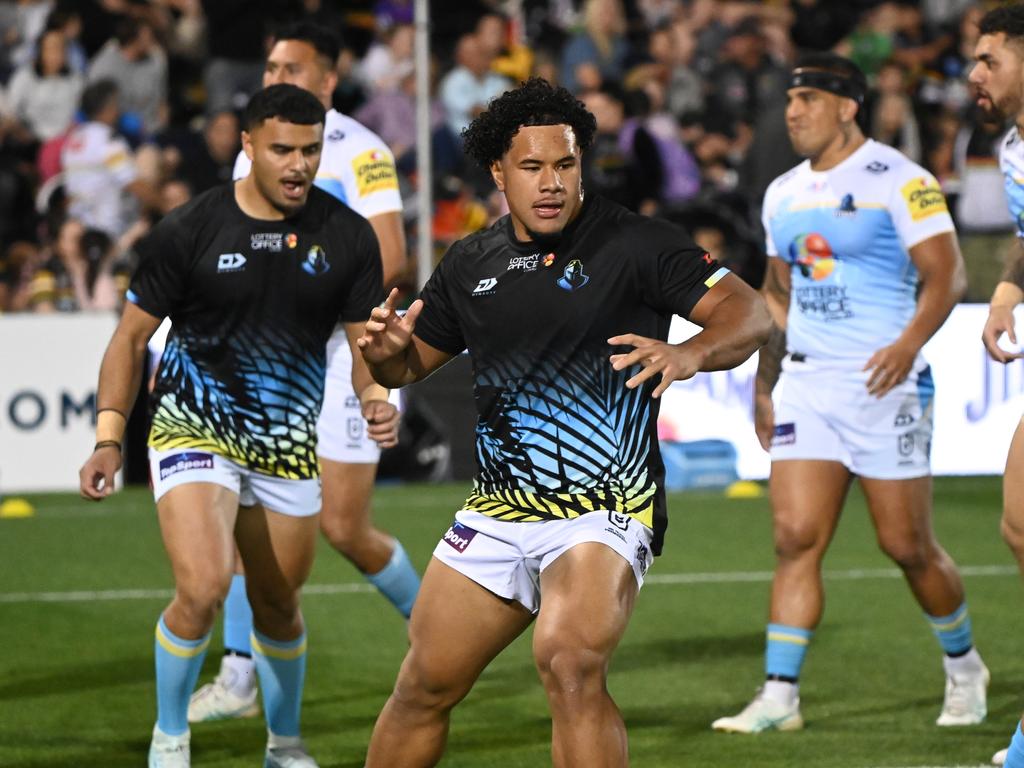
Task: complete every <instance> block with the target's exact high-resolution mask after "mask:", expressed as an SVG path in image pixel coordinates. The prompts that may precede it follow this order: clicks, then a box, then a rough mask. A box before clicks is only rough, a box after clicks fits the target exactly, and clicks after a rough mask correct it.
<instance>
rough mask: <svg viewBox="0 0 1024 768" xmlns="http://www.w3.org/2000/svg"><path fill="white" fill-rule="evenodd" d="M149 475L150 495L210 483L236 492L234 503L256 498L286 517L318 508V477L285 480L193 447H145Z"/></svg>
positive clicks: (247, 504)
mask: <svg viewBox="0 0 1024 768" xmlns="http://www.w3.org/2000/svg"><path fill="white" fill-rule="evenodd" d="M149 476H150V478H151V480H152V481H153V499H154V500H155V501H160V497H161V496H163V495H164V494H165V493H167V492H168V491H169V490H171V489H172V488H176V487H177V486H179V485H185V484H186V483H214V484H215V485H220V486H223V487H224V488H227V489H228V490H230V491H234V492H235V493H237V494H238V503H239V504H240V505H241V506H243V507H251V506H253V505H254V504H256V503H257V502H259V503H260V504H262V505H263V506H264V507H266V508H267V509H269V510H272V511H274V512H280V513H281V514H284V515H288V516H290V517H309V516H310V515H315V514H317V513H318V512H319V511H320V478H319V477H315V478H313V479H311V480H288V479H286V478H283V477H272V476H271V475H262V474H260V473H259V472H253V471H252V470H251V469H248V468H246V467H243V466H242V465H240V464H236V463H235V462H233V461H231V459H226V458H224V457H223V456H219V455H218V454H216V453H210V452H208V451H199V450H196V449H195V448H176V449H173V450H169V451H158V450H156V449H155V448H150V449H149Z"/></svg>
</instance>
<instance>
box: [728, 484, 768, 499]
mask: <svg viewBox="0 0 1024 768" xmlns="http://www.w3.org/2000/svg"><path fill="white" fill-rule="evenodd" d="M725 495H726V498H729V499H759V498H761V497H762V496H764V488H762V487H761V486H760V485H758V484H757V483H755V482H752V481H750V480H737V481H736V482H735V483H733V484H732V485H730V486H729V487H728V488H726V489H725Z"/></svg>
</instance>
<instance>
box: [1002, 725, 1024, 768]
mask: <svg viewBox="0 0 1024 768" xmlns="http://www.w3.org/2000/svg"><path fill="white" fill-rule="evenodd" d="M1003 768H1024V732H1022V731H1021V725H1020V723H1018V724H1017V730H1015V731H1014V732H1013V741H1011V742H1010V749H1009V751H1008V752H1007V753H1006V762H1005V763H1003Z"/></svg>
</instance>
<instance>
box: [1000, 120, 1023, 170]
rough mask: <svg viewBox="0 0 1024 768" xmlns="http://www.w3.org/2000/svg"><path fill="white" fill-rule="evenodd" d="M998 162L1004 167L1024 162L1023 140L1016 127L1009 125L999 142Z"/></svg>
mask: <svg viewBox="0 0 1024 768" xmlns="http://www.w3.org/2000/svg"><path fill="white" fill-rule="evenodd" d="M999 162H1000V164H1001V165H1003V166H1004V167H1005V166H1006V165H1007V163H1010V162H1016V163H1017V164H1018V165H1019V164H1020V163H1022V162H1024V139H1022V138H1021V135H1020V131H1018V130H1017V126H1016V125H1011V126H1010V129H1009V130H1008V131H1007V132H1006V134H1005V135H1004V136H1003V138H1002V139H1001V140H1000V142H999Z"/></svg>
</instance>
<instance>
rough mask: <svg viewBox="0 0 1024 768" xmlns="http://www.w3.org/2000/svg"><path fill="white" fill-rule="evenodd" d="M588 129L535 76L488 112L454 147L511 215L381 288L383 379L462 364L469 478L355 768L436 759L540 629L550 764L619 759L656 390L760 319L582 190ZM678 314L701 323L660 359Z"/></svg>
mask: <svg viewBox="0 0 1024 768" xmlns="http://www.w3.org/2000/svg"><path fill="white" fill-rule="evenodd" d="M593 134H594V118H593V116H592V115H591V114H590V113H589V112H587V111H586V109H585V108H584V107H583V105H582V104H580V103H579V102H577V101H576V100H575V99H574V98H573V96H572V95H571V94H570V93H569V92H568V91H566V90H564V89H562V88H552V87H551V86H550V85H548V84H547V83H546V82H545V81H543V80H539V79H534V80H531V81H529V82H528V83H526V84H524V85H523V86H521V87H520V88H518V89H515V90H512V91H509V92H507V93H505V94H504V95H503V96H501V97H499V98H498V99H496V100H494V101H493V102H492V103H491V104H490V106H489V107H488V109H487V111H486V112H484V113H483V114H481V115H480V116H479V117H478V118H477V119H476V120H475V121H474V122H473V124H472V125H471V126H470V127H469V128H468V129H467V131H466V132H465V134H464V139H465V146H466V150H467V152H468V153H469V154H470V155H471V156H473V157H474V158H475V159H476V160H477V161H478V162H480V163H481V164H482V165H483V166H484V167H485V168H487V169H488V170H489V171H490V172H491V174H492V176H493V178H494V181H495V184H496V185H497V187H498V189H499V190H501V191H502V192H503V193H504V195H505V197H506V199H507V201H508V205H509V209H510V214H509V215H508V216H506V217H504V218H502V219H501V220H499V221H498V222H497V223H496V224H494V226H492V227H491V228H490V229H487V230H485V231H482V232H479V233H477V234H474V235H471V236H469V237H467V238H465V239H464V240H462V241H460V242H458V243H456V244H455V245H454V246H452V248H451V249H450V250H449V251H448V253H447V255H446V256H445V257H444V260H443V261H442V262H441V264H440V266H439V267H438V268H437V270H435V272H434V274H433V276H432V277H431V278H430V281H429V282H428V283H427V285H426V287H425V288H424V291H423V294H422V298H421V300H418V301H416V302H415V303H414V304H413V305H412V307H410V309H409V311H408V313H407V314H406V315H405V316H404V317H398V316H397V315H396V314H395V312H394V306H393V302H394V293H392V295H391V296H390V297H389V298H388V300H387V301H386V302H385V304H384V305H383V306H382V307H380V308H376V309H374V310H373V314H372V315H371V319H370V321H369V322H368V323H367V325H366V333H365V334H364V335H363V337H362V338H361V339H359V345H360V347H361V348H362V353H363V356H364V357H365V359H366V361H367V362H368V363H369V365H370V370H371V371H372V373H373V375H374V378H376V379H377V381H378V382H380V383H381V384H384V385H385V386H402V385H405V384H409V383H411V382H414V381H417V380H419V379H422V378H423V377H425V376H427V375H429V374H430V373H431V372H432V371H434V370H436V369H437V368H439V367H440V366H442V365H444V364H445V363H446V362H448V361H449V360H450V359H452V357H454V356H455V355H457V354H459V353H460V352H462V351H463V350H464V349H468V350H469V354H470V356H471V358H472V362H473V372H474V378H475V387H474V390H475V391H474V394H475V399H476V407H477V411H478V415H479V419H478V424H477V456H478V463H479V473H478V475H477V478H476V481H475V483H474V488H473V492H472V493H471V495H470V497H469V499H468V500H467V501H466V503H465V505H464V507H463V509H462V510H461V511H459V512H458V514H457V515H456V521H455V523H454V524H453V525H452V527H451V528H450V529H449V530H448V532H447V533H446V534H445V535H444V538H443V539H442V540H441V542H440V543H439V544H438V545H437V548H436V549H435V551H434V558H433V559H432V560H431V562H430V565H429V566H428V568H427V571H426V574H425V575H424V578H423V584H422V587H421V590H420V594H419V598H418V599H417V602H416V606H415V608H414V609H413V614H412V622H411V626H410V637H411V647H410V649H409V652H408V655H407V656H406V658H405V661H404V663H403V665H402V669H401V671H400V672H399V676H398V680H397V682H396V684H395V689H394V692H393V693H392V695H391V698H390V699H389V700H388V702H387V704H386V705H385V707H384V710H383V712H382V713H381V715H380V717H379V719H378V721H377V724H376V727H375V728H374V732H373V737H372V740H371V742H370V749H369V754H368V756H367V762H366V765H367V766H368V768H401V767H402V766H425V765H434V764H435V763H436V762H437V761H438V760H439V759H440V757H441V754H442V752H443V750H444V743H445V737H446V733H447V728H448V716H449V712H450V710H451V709H452V707H453V706H454V705H455V704H456V703H457V702H458V701H459V700H461V699H462V698H463V696H465V695H466V693H467V692H468V691H469V689H470V688H471V686H472V685H473V683H474V682H475V680H476V679H477V677H478V676H479V674H480V673H481V671H482V670H483V669H484V667H486V666H487V664H488V663H489V662H490V661H491V659H493V658H494V657H495V656H496V655H497V654H498V652H500V651H501V650H502V649H503V648H504V647H505V646H506V645H508V644H509V643H510V642H511V641H512V640H513V639H514V638H515V637H517V636H518V635H519V634H520V633H522V632H523V630H525V629H526V627H527V626H528V625H529V624H530V623H531V622H533V621H534V619H536V622H537V624H536V629H535V631H534V638H533V650H534V658H535V661H536V664H537V668H538V670H539V672H540V676H541V679H542V681H543V683H544V687H545V689H546V691H547V695H548V701H549V703H550V706H551V711H552V717H553V731H552V758H553V762H554V764H555V765H556V766H559V767H563V766H570V765H573V766H587V768H591V767H592V766H624V765H626V764H627V762H628V757H627V747H626V731H625V726H624V725H623V721H622V718H621V716H620V714H619V711H618V709H617V708H616V706H615V703H614V702H613V701H612V699H611V697H610V696H609V695H608V691H607V688H606V685H605V682H606V673H607V667H608V662H609V660H610V658H611V655H612V653H613V651H614V650H615V647H616V646H617V645H618V642H619V640H620V638H621V637H622V634H623V632H624V631H625V629H626V625H627V622H628V620H629V617H630V614H631V612H632V609H633V605H634V600H635V598H636V595H637V593H638V591H639V588H640V585H641V584H642V581H643V577H644V573H645V571H646V569H647V567H648V566H649V565H650V563H651V559H652V556H653V555H655V554H658V552H659V551H660V548H661V544H662V538H663V535H664V531H665V526H666V523H667V518H666V510H665V496H664V490H663V487H662V485H663V483H662V481H663V478H664V467H663V465H662V462H661V458H660V455H659V453H658V441H657V416H658V404H659V400H658V397H659V396H660V395H661V394H662V393H663V392H664V391H665V389H666V388H667V387H668V386H669V385H670V384H671V383H672V382H673V381H676V380H680V379H687V378H689V377H691V376H693V375H694V374H695V373H696V372H697V371H700V370H717V369H721V368H728V367H731V366H735V365H737V364H738V363H740V362H742V361H743V360H745V359H746V358H747V357H748V356H749V355H750V354H751V353H752V352H753V351H754V350H755V349H756V348H757V347H758V346H760V345H761V344H762V343H763V342H764V340H765V339H766V338H767V335H768V332H769V328H770V321H769V318H768V312H767V308H766V307H765V305H764V303H763V301H762V300H761V299H760V298H759V297H758V295H757V294H756V293H755V292H754V291H753V290H752V289H750V288H749V287H748V286H746V284H744V283H743V282H742V281H741V280H739V279H738V278H737V277H735V276H733V275H731V274H729V273H728V271H727V270H724V269H721V268H719V266H718V265H717V264H716V263H715V262H714V261H713V260H712V259H711V257H710V256H708V255H707V254H706V253H705V252H704V251H703V250H702V249H700V248H698V247H697V246H696V245H695V244H694V243H693V241H692V240H690V238H689V237H688V235H687V234H686V233H685V232H684V231H682V230H681V229H679V228H678V227H676V226H674V225H672V224H669V223H667V222H664V221H658V220H652V219H647V218H645V217H642V216H638V215H636V214H633V213H630V212H629V211H628V210H626V209H625V208H622V207H620V206H618V205H616V204H614V203H611V202H608V201H606V200H603V199H601V198H590V197H589V196H587V197H584V194H583V188H582V185H581V182H580V159H581V155H582V154H583V153H584V152H585V151H586V149H587V147H588V146H589V144H590V141H591V138H592V137H593ZM673 314H680V315H683V316H685V317H688V318H689V319H690V320H692V321H694V322H695V323H697V324H698V325H700V326H702V327H703V330H702V331H701V332H700V333H699V334H697V335H696V336H695V337H693V338H692V339H691V340H689V341H687V342H684V343H682V344H676V345H673V344H668V343H667V342H666V338H667V334H668V328H669V321H670V319H671V317H672V315H673ZM542 595H543V600H541V596H542Z"/></svg>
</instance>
